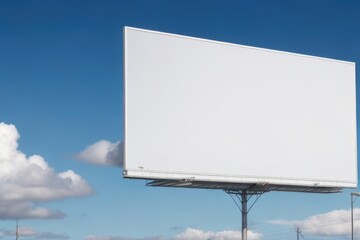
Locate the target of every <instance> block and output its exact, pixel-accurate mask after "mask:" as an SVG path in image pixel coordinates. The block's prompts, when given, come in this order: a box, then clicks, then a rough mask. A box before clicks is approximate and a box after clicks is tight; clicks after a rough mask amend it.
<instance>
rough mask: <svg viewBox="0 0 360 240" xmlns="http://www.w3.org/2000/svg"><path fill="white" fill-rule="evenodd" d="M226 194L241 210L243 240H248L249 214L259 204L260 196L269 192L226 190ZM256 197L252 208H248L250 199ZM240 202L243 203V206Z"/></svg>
mask: <svg viewBox="0 0 360 240" xmlns="http://www.w3.org/2000/svg"><path fill="white" fill-rule="evenodd" d="M257 186H258V185H257ZM225 192H226V193H227V194H229V195H230V197H231V199H232V200H233V201H234V203H235V204H236V206H237V207H238V208H239V210H240V212H241V239H242V240H247V230H248V226H247V225H248V224H247V223H248V221H247V217H248V213H249V211H250V210H251V208H252V207H253V206H254V204H255V203H256V202H257V200H258V199H259V198H260V196H261V195H262V194H263V193H265V192H267V191H266V190H265V189H264V190H255V191H253V190H251V189H246V190H240V191H239V190H225ZM233 195H234V196H235V197H236V198H237V200H238V201H236V199H235V198H234V197H233ZM254 195H256V198H255V200H254V202H253V203H252V204H251V206H250V208H248V202H249V200H250V198H251V197H252V196H254ZM238 202H240V203H241V206H240V204H239V203H238Z"/></svg>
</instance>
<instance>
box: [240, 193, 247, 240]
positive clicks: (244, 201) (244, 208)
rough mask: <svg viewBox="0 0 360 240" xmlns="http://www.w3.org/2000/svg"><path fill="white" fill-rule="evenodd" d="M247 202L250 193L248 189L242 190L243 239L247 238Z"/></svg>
mask: <svg viewBox="0 0 360 240" xmlns="http://www.w3.org/2000/svg"><path fill="white" fill-rule="evenodd" d="M247 202H248V195H247V191H246V190H243V191H242V192H241V221H242V230H241V239H242V240H247V214H248V209H247Z"/></svg>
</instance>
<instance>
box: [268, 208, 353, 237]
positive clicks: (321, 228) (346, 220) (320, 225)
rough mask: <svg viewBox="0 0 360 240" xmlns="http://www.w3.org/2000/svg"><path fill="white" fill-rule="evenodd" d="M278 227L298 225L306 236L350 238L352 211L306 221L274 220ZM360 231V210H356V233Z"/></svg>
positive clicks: (335, 212) (325, 214) (313, 217)
mask: <svg viewBox="0 0 360 240" xmlns="http://www.w3.org/2000/svg"><path fill="white" fill-rule="evenodd" d="M269 223H272V224H276V225H296V226H299V227H300V228H301V230H302V232H303V233H304V234H309V235H316V236H335V235H336V236H348V235H350V234H351V213H350V210H333V211H330V212H327V213H323V214H317V215H313V216H310V217H308V218H306V219H304V220H294V221H288V220H272V221H269ZM359 231H360V208H355V209H354V232H359Z"/></svg>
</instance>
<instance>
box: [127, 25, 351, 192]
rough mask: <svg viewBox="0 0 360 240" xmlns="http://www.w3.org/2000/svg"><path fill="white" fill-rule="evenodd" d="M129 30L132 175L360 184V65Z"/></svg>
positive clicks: (129, 160) (129, 157)
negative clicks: (359, 87)
mask: <svg viewBox="0 0 360 240" xmlns="http://www.w3.org/2000/svg"><path fill="white" fill-rule="evenodd" d="M124 31H125V35H124V38H125V39H124V40H125V46H124V47H125V57H124V61H125V69H124V70H125V151H124V155H125V167H124V170H125V171H124V172H125V174H124V176H125V177H130V178H145V179H184V178H191V179H193V180H199V181H222V182H235V183H251V182H254V183H256V182H267V183H270V184H284V185H298V186H334V187H356V186H357V156H356V154H357V147H356V107H355V103H356V99H355V64H354V63H351V62H344V61H337V60H332V59H325V58H318V57H311V56H305V55H300V54H293V53H287V52H280V51H273V50H267V49H260V48H253V47H247V46H242V45H235V44H227V43H222V42H216V41H209V40H204V39H197V38H190V37H184V36H178V35H172V34H165V33H160V32H154V31H147V30H142V29H135V28H125V30H124Z"/></svg>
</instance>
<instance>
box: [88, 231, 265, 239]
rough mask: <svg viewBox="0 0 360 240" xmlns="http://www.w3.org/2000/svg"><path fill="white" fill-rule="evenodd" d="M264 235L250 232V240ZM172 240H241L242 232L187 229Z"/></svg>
mask: <svg viewBox="0 0 360 240" xmlns="http://www.w3.org/2000/svg"><path fill="white" fill-rule="evenodd" d="M261 237H262V234H260V233H255V232H252V231H248V239H249V240H258V239H261ZM170 239H171V240H241V232H240V231H220V232H213V231H207V232H206V231H202V230H199V229H195V228H187V229H186V230H185V231H184V232H182V233H180V234H178V235H176V236H175V237H173V238H170ZM84 240H165V238H164V237H162V236H155V237H147V238H131V237H120V236H95V235H89V236H87V237H86V238H85V239H84Z"/></svg>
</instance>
